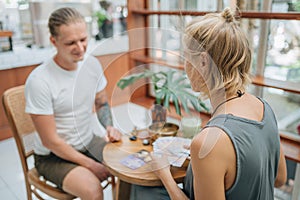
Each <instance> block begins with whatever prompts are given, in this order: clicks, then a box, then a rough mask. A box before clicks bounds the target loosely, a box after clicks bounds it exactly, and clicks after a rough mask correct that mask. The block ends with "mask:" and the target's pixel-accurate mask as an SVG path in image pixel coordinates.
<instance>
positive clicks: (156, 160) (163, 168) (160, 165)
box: [150, 152, 170, 178]
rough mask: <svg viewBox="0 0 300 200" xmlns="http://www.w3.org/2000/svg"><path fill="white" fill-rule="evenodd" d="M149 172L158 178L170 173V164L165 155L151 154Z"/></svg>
mask: <svg viewBox="0 0 300 200" xmlns="http://www.w3.org/2000/svg"><path fill="white" fill-rule="evenodd" d="M151 158H152V161H151V162H150V164H151V170H152V171H153V172H154V173H155V174H156V175H157V176H158V177H159V178H162V177H163V176H164V175H166V174H168V173H170V164H169V161H168V157H167V156H166V155H165V154H157V153H153V152H152V153H151Z"/></svg>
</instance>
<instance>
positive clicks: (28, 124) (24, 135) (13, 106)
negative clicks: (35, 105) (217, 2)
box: [2, 85, 36, 174]
mask: <svg viewBox="0 0 300 200" xmlns="http://www.w3.org/2000/svg"><path fill="white" fill-rule="evenodd" d="M24 89H25V86H24V85H21V86H17V87H13V88H10V89H8V90H6V91H5V92H4V94H3V96H2V103H3V107H4V111H5V113H6V116H7V119H8V121H9V124H10V127H11V130H12V131H13V135H14V138H15V141H16V144H17V148H18V152H19V155H20V159H21V163H22V168H23V170H24V172H25V174H26V172H27V171H28V163H27V158H28V157H29V156H31V155H32V154H33V147H34V145H33V138H34V134H36V133H35V128H34V125H33V122H32V120H31V117H30V115H29V114H27V113H25V95H24Z"/></svg>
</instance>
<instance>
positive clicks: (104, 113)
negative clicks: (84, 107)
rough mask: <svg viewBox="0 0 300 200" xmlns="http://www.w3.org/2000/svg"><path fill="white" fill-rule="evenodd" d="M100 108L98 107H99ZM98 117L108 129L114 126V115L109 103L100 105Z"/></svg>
mask: <svg viewBox="0 0 300 200" xmlns="http://www.w3.org/2000/svg"><path fill="white" fill-rule="evenodd" d="M97 107H98V106H97ZM97 117H98V120H99V122H100V123H101V124H102V125H103V126H104V127H105V128H106V127H107V126H112V125H113V121H112V115H111V110H110V107H109V105H108V103H107V102H105V103H103V104H101V105H99V107H98V109H97Z"/></svg>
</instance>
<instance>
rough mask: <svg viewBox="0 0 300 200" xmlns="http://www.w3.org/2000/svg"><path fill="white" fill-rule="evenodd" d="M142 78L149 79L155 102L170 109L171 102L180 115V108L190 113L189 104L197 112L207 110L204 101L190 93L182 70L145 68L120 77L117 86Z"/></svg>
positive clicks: (189, 87) (123, 86)
mask: <svg viewBox="0 0 300 200" xmlns="http://www.w3.org/2000/svg"><path fill="white" fill-rule="evenodd" d="M176 75H177V76H176ZM144 78H149V79H150V83H151V84H152V86H153V89H154V94H155V98H156V101H155V103H156V104H158V105H163V106H164V107H165V108H167V109H170V102H173V104H174V106H175V110H176V113H177V114H178V115H180V116H182V111H181V109H182V108H183V109H184V111H185V112H186V113H190V107H189V104H190V105H192V107H193V108H194V109H195V110H196V111H198V112H200V111H209V109H208V108H207V107H206V105H205V103H203V102H202V101H201V100H200V99H199V98H198V97H197V96H195V94H193V93H192V91H191V86H190V84H188V83H187V82H186V80H187V76H186V74H185V73H184V72H182V71H181V72H179V71H176V70H172V69H170V70H168V71H158V72H155V71H152V70H149V69H145V70H144V71H143V72H141V73H137V74H132V75H129V76H127V77H125V78H122V79H121V80H119V81H118V83H117V86H118V87H119V88H121V89H124V88H126V87H127V86H129V85H131V84H133V83H135V82H136V81H138V80H140V79H144Z"/></svg>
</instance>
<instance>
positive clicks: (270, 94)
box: [249, 85, 300, 139]
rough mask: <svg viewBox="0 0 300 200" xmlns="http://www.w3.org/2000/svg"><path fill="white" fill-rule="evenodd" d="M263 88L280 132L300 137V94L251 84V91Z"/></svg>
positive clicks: (264, 95) (264, 96)
mask: <svg viewBox="0 0 300 200" xmlns="http://www.w3.org/2000/svg"><path fill="white" fill-rule="evenodd" d="M257 88H260V89H262V90H263V98H264V99H265V100H266V101H267V102H268V103H269V104H270V106H271V107H272V109H273V111H274V113H275V116H276V119H277V122H278V128H279V131H280V133H283V134H286V135H288V136H292V137H294V138H298V139H300V103H299V102H300V95H299V94H294V93H290V92H285V91H283V90H279V89H273V88H266V87H265V88H261V87H255V86H253V85H252V86H251V87H250V89H249V91H250V92H251V93H253V94H255V89H257Z"/></svg>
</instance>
